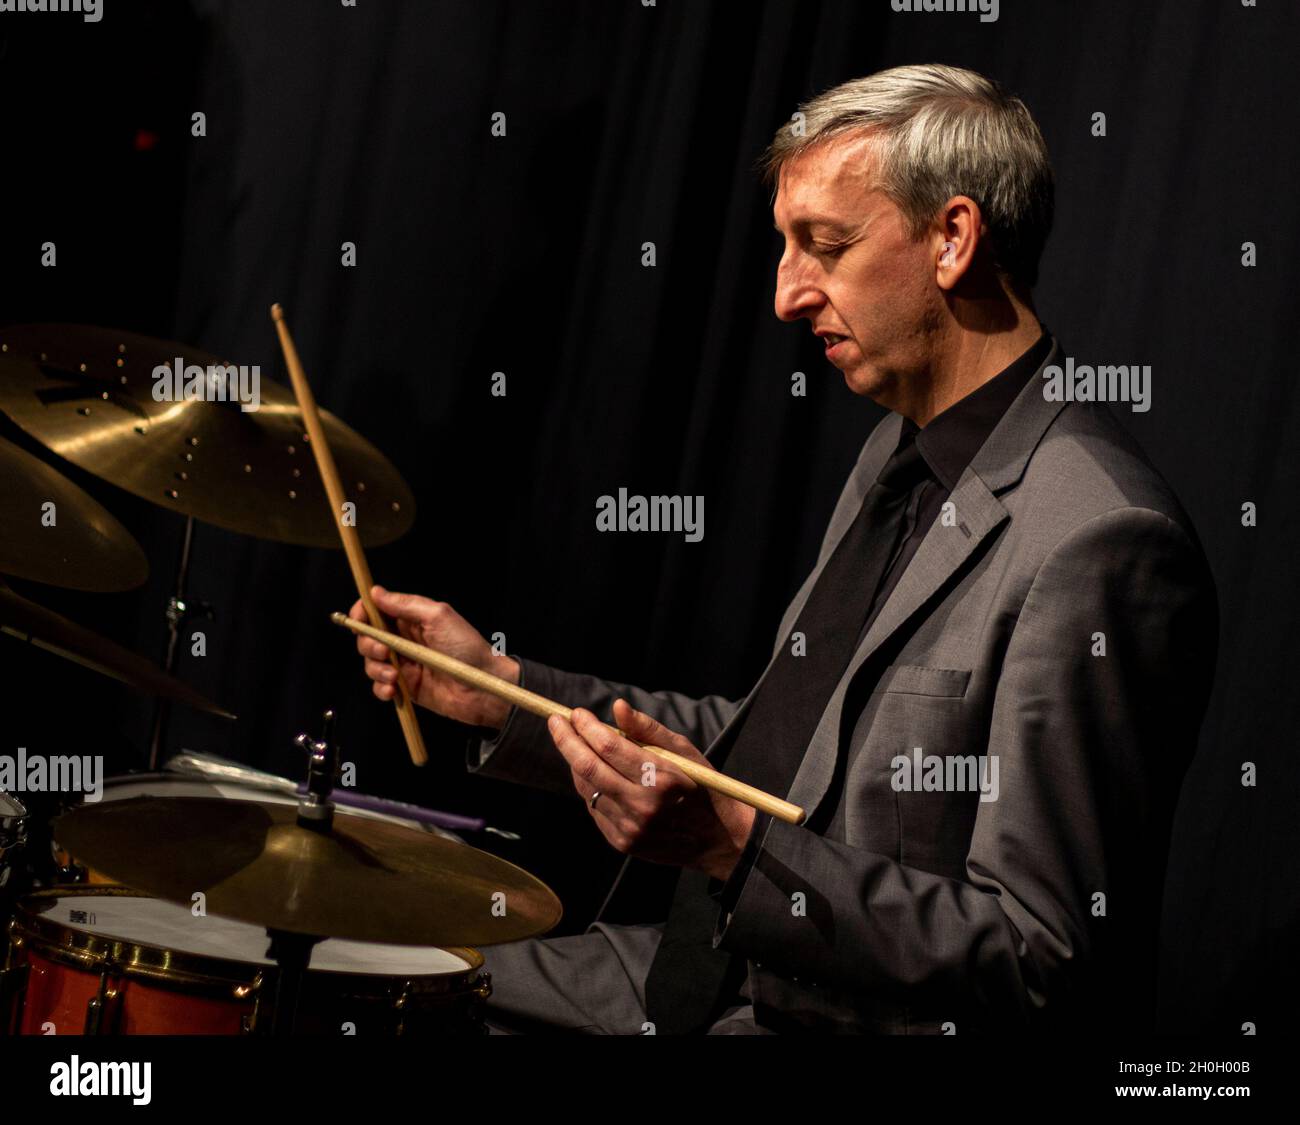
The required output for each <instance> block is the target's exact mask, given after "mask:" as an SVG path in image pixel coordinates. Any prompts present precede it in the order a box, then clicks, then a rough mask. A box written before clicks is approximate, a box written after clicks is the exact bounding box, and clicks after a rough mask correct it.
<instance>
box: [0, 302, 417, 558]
mask: <svg viewBox="0 0 1300 1125" xmlns="http://www.w3.org/2000/svg"><path fill="white" fill-rule="evenodd" d="M178 361H179V365H180V366H181V368H182V369H184V368H202V369H203V370H204V371H206V370H207V369H208V368H210V367H214V366H216V367H220V366H224V365H225V363H226V362H227V361H224V360H220V359H218V358H217V357H216V356H214V355H210V354H208V353H207V352H201V351H199V350H198V349H196V348H192V347H190V346H189V345H187V344H177V343H173V342H171V341H167V340H155V339H152V338H151V337H148V336H138V335H135V334H134V333H130V332H119V331H116V330H114V329H108V328H95V327H90V326H87V325H78V324H26V325H15V326H11V327H8V328H0V410H3V411H4V413H6V414H7V415H9V417H10V418H12V419H13V420H14V422H16V423H17V424H18V425H19V426H20V427H22V429H24V430H26V431H27V433H29V434H31V435H32V437H34V438H35V439H36V440H37V441H39V442H41V443H42V444H44V445H46V446H48V447H49V448H50V449H52V450H53V451H54V452H55V453H57V454H58V455H59V456H60V457H65V458H67V459H68V460H69V461H71V462H72V463H73V464H75V465H79V466H81V468H83V469H85V470H87V471H88V472H91V473H94V474H95V475H96V476H100V477H103V478H104V479H105V480H109V481H112V482H113V483H114V484H116V485H118V486H119V487H121V488H124V489H126V490H127V491H128V492H133V493H135V495H137V496H140V497H143V498H144V499H146V500H151V501H153V502H154V503H156V504H160V505H162V506H163V507H164V508H169V509H171V510H172V511H174V512H179V513H180V514H182V515H187V516H193V517H194V518H195V519H199V520H203V521H204V522H206V523H211V524H215V525H216V526H217V527H224V528H226V529H227V530H229V531H236V532H240V533H242V534H244V535H253V536H258V537H260V538H263V539H275V540H279V541H281V542H284V543H297V544H301V545H303V546H308V547H338V546H339V545H340V543H339V535H338V531H337V529H336V527H335V524H334V515H333V513H332V512H331V511H330V508H329V501H328V500H327V499H326V496H325V490H324V488H323V487H322V485H321V481H320V474H319V473H318V472H317V471H316V466H315V464H314V462H313V460H312V455H311V450H310V449H309V448H308V442H307V438H306V437H305V436H304V435H305V430H304V429H303V426H302V417H301V414H300V412H299V410H298V405H297V402H296V401H295V400H294V397H293V394H292V392H291V391H289V389H288V388H287V387H284V386H281V385H280V384H278V383H274V382H272V381H271V380H270V379H269V378H265V377H260V378H259V379H258V380H257V384H256V386H257V391H258V393H257V395H256V396H255V397H254V396H251V395H250V396H249V397H248V398H246V399H245V400H244V401H245V403H246V404H248V405H252V404H253V403H254V402H255V403H256V406H257V409H255V410H253V409H249V410H244V409H241V402H240V401H239V399H238V396H237V390H238V389H239V388H240V387H241V386H242V387H243V388H244V389H248V388H250V387H251V386H252V382H251V380H249V379H245V380H242V381H235V380H231V382H230V392H229V398H230V401H211V400H210V398H209V399H202V398H197V397H194V398H189V399H184V398H182V400H181V401H173V400H169V399H167V398H166V397H163V399H162V401H159V399H157V398H155V389H158V390H159V392H160V393H161V394H163V395H166V394H170V393H173V392H175V391H177V390H179V391H180V392H181V393H182V395H183V394H184V393H185V392H186V390H187V388H189V389H193V388H194V387H197V385H198V384H197V383H194V384H190V383H189V382H188V381H187V380H186V379H185V378H182V379H181V381H180V383H179V384H178V383H176V382H175V381H173V380H167V381H162V380H157V379H155V376H154V369H155V367H159V366H164V365H166V366H168V367H170V368H172V369H173V370H174V369H175V368H176V366H177V363H178ZM247 374H248V375H250V376H251V374H252V372H251V370H250V371H249V372H248V373H247ZM322 421H323V423H324V426H325V432H326V436H327V437H328V439H329V444H330V448H331V449H332V450H333V452H334V459H335V461H336V462H337V463H338V467H339V473H340V475H341V476H342V479H343V487H344V492H345V494H346V498H347V500H348V501H350V502H351V503H353V504H355V505H356V512H355V516H356V525H355V526H356V529H357V532H358V533H359V534H360V536H361V540H362V542H363V543H364V544H365V545H367V546H377V545H379V544H383V543H389V542H391V541H392V540H394V539H396V538H398V537H399V536H400V535H402V534H404V533H405V532H406V531H407V530H408V529H409V528H410V526H411V523H412V521H413V520H414V518H415V501H414V498H413V497H412V495H411V491H410V489H409V488H407V486H406V483H405V482H404V481H403V480H402V478H401V475H400V474H399V473H398V472H397V470H396V468H394V467H393V465H392V463H391V462H390V461H389V460H388V459H387V458H386V457H385V456H384V455H383V454H382V453H380V452H379V450H378V449H376V448H375V447H374V446H373V445H371V444H370V442H368V441H366V439H365V438H363V437H362V436H361V435H360V434H358V433H357V432H356V431H355V430H353V429H351V428H349V427H348V426H346V425H344V424H343V423H342V422H340V421H339V420H338V419H337V418H336V417H334V416H333V415H332V414H328V413H326V412H324V411H322Z"/></svg>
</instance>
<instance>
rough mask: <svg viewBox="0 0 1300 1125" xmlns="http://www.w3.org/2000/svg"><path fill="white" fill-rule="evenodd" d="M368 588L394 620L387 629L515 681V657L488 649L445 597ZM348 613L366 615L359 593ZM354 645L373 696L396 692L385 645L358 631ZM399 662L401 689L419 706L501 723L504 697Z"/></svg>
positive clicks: (484, 723)
mask: <svg viewBox="0 0 1300 1125" xmlns="http://www.w3.org/2000/svg"><path fill="white" fill-rule="evenodd" d="M370 594H371V597H373V598H374V600H375V605H377V606H378V607H379V612H380V613H382V614H383V615H384V616H385V617H388V618H389V619H391V620H392V622H393V623H394V628H393V629H392V630H391V631H393V632H396V633H399V634H401V635H402V636H403V637H406V638H407V640H411V641H415V643H416V644H421V645H425V646H426V647H428V648H432V649H436V650H437V651H438V652H444V653H446V654H447V655H448V656H454V657H455V658H456V659H457V660H461V661H464V662H465V663H466V664H472V665H473V666H474V667H475V668H481V669H483V671H485V672H491V673H492V674H493V675H494V676H500V677H501V678H502V679H503V680H509V681H510V682H511V683H512V684H517V683H518V682H519V662H518V661H517V660H512V659H511V658H510V657H508V656H505V655H498V654H497V653H494V652H493V651H492V646H491V645H489V644H488V643H487V641H486V640H485V639H484V638H483V635H482V634H481V633H479V632H478V630H477V629H475V628H474V626H472V625H471V624H470V623H469V622H468V621H466V620H465V619H464V618H463V617H461V615H460V614H459V613H457V612H456V611H455V610H454V609H452V608H451V606H449V605H447V603H446V602H435V601H432V600H430V599H429V598H422V597H420V596H419V595H417V594H390V593H389V592H388V591H387V590H385V589H384V588H383V587H382V586H373V587H371V590H370ZM348 616H349V617H351V618H352V619H353V620H354V621H365V622H366V623H369V621H370V618H369V617H368V616H367V615H366V609H365V606H364V605H362V603H361V599H360V598H358V599H357V602H356V604H355V605H354V606H353V607H352V609H351V611H350V612H349V614H348ZM357 651H358V652H359V653H361V655H362V656H363V657H365V661H366V675H367V676H369V677H370V678H371V680H373V681H374V683H373V685H372V690H373V691H374V693H375V695H376V696H377V697H378V698H379V699H392V698H393V697H394V696H395V695H396V694H397V669H396V668H394V667H393V665H392V664H391V663H390V662H389V659H388V651H389V650H388V646H387V645H383V644H380V642H379V641H376V640H372V639H371V638H369V637H362V636H358V637H357ZM399 659H401V658H400V657H399ZM401 667H402V677H403V679H405V680H406V687H407V690H408V691H409V692H410V693H411V698H412V699H413V700H415V702H416V703H418V704H419V705H420V706H421V707H427V708H428V709H429V710H430V711H436V712H438V714H439V715H446V716H447V717H448V718H449V719H456V720H458V721H460V722H462V723H469V724H470V725H471V726H480V727H490V728H492V729H494V730H500V729H501V727H502V726H504V725H505V721H506V718H507V716H508V715H509V714H510V704H509V703H507V702H506V701H505V700H503V699H498V698H497V697H496V696H494V695H489V694H487V692H484V691H480V690H479V689H478V688H473V687H470V686H469V685H468V684H462V683H461V682H460V681H459V680H454V679H452V678H451V677H450V676H448V675H447V674H446V673H445V672H436V671H434V670H433V669H432V668H426V667H424V665H422V664H416V663H414V662H412V661H410V660H401Z"/></svg>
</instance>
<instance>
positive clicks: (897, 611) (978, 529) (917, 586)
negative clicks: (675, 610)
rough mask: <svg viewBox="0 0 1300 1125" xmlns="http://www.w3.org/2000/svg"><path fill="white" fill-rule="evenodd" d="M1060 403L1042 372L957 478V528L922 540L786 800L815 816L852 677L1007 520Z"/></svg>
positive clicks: (1052, 355)
mask: <svg viewBox="0 0 1300 1125" xmlns="http://www.w3.org/2000/svg"><path fill="white" fill-rule="evenodd" d="M1059 351H1060V345H1059V344H1057V343H1056V342H1055V341H1053V345H1052V350H1051V351H1050V352H1049V353H1048V355H1047V358H1046V359H1045V360H1044V361H1043V364H1044V366H1046V365H1048V364H1051V363H1054V362H1055V361H1056V358H1057V356H1058V354H1059ZM1041 371H1042V368H1041V367H1040V368H1039V372H1041ZM1061 406H1062V403H1060V402H1048V401H1047V400H1046V399H1045V398H1044V397H1043V390H1042V380H1041V377H1040V375H1039V374H1037V373H1036V374H1035V375H1034V376H1032V377H1031V378H1030V380H1029V382H1028V383H1027V384H1026V386H1025V388H1024V389H1023V390H1022V391H1021V392H1020V394H1019V395H1018V396H1017V397H1016V400H1015V402H1013V403H1012V405H1011V407H1010V409H1008V411H1007V413H1006V414H1005V415H1004V416H1003V418H1002V420H1001V421H1000V422H999V423H998V424H997V426H996V427H995V428H994V430H993V432H992V433H991V434H990V435H989V437H988V440H987V441H986V442H985V443H984V445H983V446H982V447H981V448H980V451H979V453H977V454H976V456H975V458H974V460H973V461H972V462H971V464H970V465H969V466H968V467H967V469H966V471H965V473H963V474H962V477H961V480H959V481H958V482H957V487H956V488H954V489H953V491H952V494H951V495H950V496H949V498H948V499H949V501H950V502H951V503H952V504H953V518H952V520H951V521H950V522H951V524H952V526H945V525H944V521H943V517H942V515H941V516H940V518H939V519H937V520H936V521H935V523H934V525H933V526H932V527H931V528H930V530H929V532H928V533H927V534H926V536H925V538H924V539H923V540H922V541H921V545H920V547H918V548H917V551H916V554H915V555H914V556H913V557H912V560H911V562H910V563H909V564H908V567H907V569H906V570H905V571H904V572H903V575H902V577H901V578H900V579H899V581H898V585H897V586H895V587H894V590H893V592H892V593H891V594H890V596H889V598H888V600H887V601H886V602H885V604H884V606H883V607H881V610H880V613H879V614H878V615H877V616H876V620H875V621H874V622H872V625H871V628H870V629H869V630H868V631H867V635H866V636H865V637H863V638H862V643H861V644H860V645H859V646H858V649H857V651H856V652H855V653H854V655H853V659H852V660H851V661H850V662H849V666H848V669H847V670H846V671H845V673H844V675H843V676H842V677H841V678H840V681H839V683H838V684H837V685H836V687H835V691H834V692H833V693H832V695H831V699H830V702H829V704H827V707H826V710H825V712H824V713H823V714H822V718H821V721H820V722H819V723H818V725H817V729H816V731H815V732H814V734H813V738H812V741H811V742H810V743H809V746H808V752H807V753H806V754H805V755H804V758H803V762H802V763H801V764H800V767H799V772H798V773H797V774H796V775H795V779H794V783H793V785H792V786H791V788H790V792H789V794H788V799H789V800H790V801H792V802H793V803H794V804H796V805H800V806H802V807H803V808H804V810H805V811H806V812H807V814H808V816H809V817H811V816H812V814H813V812H814V810H815V809H816V807H817V805H818V804H820V803H821V801H822V799H823V798H824V797H825V795H826V790H827V788H828V787H829V785H830V781H831V777H832V776H833V774H834V770H835V762H836V759H837V756H838V754H839V752H840V720H841V717H842V714H843V709H844V698H845V695H846V694H847V692H848V688H849V685H850V684H851V683H852V682H853V678H854V676H856V675H857V673H858V670H859V669H860V668H861V667H862V665H863V664H864V663H865V662H866V661H867V660H869V659H870V658H871V656H872V654H873V653H875V652H876V651H877V650H878V649H879V648H880V646H881V645H882V644H884V643H885V641H887V640H888V639H889V638H890V637H891V636H893V635H894V633H895V632H897V631H898V629H899V628H900V627H901V626H902V625H904V624H905V623H906V622H907V621H908V619H909V618H911V617H912V615H913V614H914V613H916V612H917V611H918V610H919V609H920V608H921V607H922V606H923V605H924V604H925V603H926V602H927V601H928V600H929V599H930V598H931V597H932V596H933V595H934V594H935V593H936V592H938V590H939V589H940V588H941V587H942V586H943V585H944V584H945V583H946V582H947V581H948V580H949V579H950V578H951V577H952V576H953V575H954V574H956V573H957V571H958V570H960V569H961V567H962V566H963V565H964V564H965V563H966V561H967V559H969V558H970V557H971V555H972V554H974V552H975V550H976V549H977V548H978V547H979V546H980V544H981V543H982V542H983V541H984V540H985V539H987V538H988V537H989V535H990V534H991V533H992V532H993V531H994V530H996V529H997V528H998V527H1000V526H1001V524H1002V522H1003V521H1004V520H1006V519H1008V518H1009V517H1008V513H1007V510H1006V508H1005V507H1004V506H1003V504H1002V502H1001V501H1000V500H999V499H998V498H997V495H996V493H1000V492H1002V491H1004V490H1005V489H1007V488H1010V487H1012V486H1013V485H1014V484H1016V483H1017V482H1018V481H1019V480H1020V477H1021V476H1022V475H1023V473H1024V470H1025V465H1026V464H1027V463H1028V461H1029V457H1030V454H1032V453H1033V451H1034V449H1035V448H1037V446H1038V443H1039V441H1040V440H1041V439H1042V436H1043V434H1044V433H1045V432H1046V430H1047V427H1048V426H1049V425H1051V423H1052V421H1053V419H1055V417H1056V415H1057V413H1058V412H1059V411H1060V409H1061ZM877 471H879V470H878V469H877ZM873 479H874V478H873ZM823 562H824V560H823ZM769 667H771V665H770V664H769Z"/></svg>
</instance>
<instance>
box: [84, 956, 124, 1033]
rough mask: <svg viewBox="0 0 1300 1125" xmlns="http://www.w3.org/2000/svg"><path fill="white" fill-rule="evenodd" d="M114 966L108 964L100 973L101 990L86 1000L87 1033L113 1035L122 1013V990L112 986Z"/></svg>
mask: <svg viewBox="0 0 1300 1125" xmlns="http://www.w3.org/2000/svg"><path fill="white" fill-rule="evenodd" d="M112 975H113V968H112V966H106V967H105V968H104V969H103V971H101V972H100V974H99V991H98V992H96V993H95V995H94V996H92V997H91V998H90V999H89V1000H87V1001H86V1032H85V1033H86V1034H87V1035H113V1034H114V1033H116V1031H117V1024H118V1020H119V1019H120V1017H121V1014H122V991H121V989H120V988H116V987H114V986H112V985H111V984H110V983H109V982H110V980H111V979H112Z"/></svg>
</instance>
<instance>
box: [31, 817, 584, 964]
mask: <svg viewBox="0 0 1300 1125" xmlns="http://www.w3.org/2000/svg"><path fill="white" fill-rule="evenodd" d="M297 816H298V810H297V806H295V805H270V804H262V803H259V802H254V801H227V800H222V799H215V798H205V797H171V798H161V797H136V798H133V799H131V800H126V801H111V802H106V803H104V804H97V805H84V806H82V807H80V808H77V809H73V810H72V811H71V812H69V813H66V814H65V815H63V816H62V817H60V818H59V820H58V821H57V822H56V823H55V828H54V833H55V838H56V839H57V840H58V842H59V844H60V846H62V847H63V848H66V849H67V850H68V851H69V852H71V853H72V854H73V855H75V856H76V857H77V858H78V860H79V861H81V862H82V863H85V864H88V865H89V866H91V867H93V868H94V869H95V870H96V871H100V872H103V873H104V874H105V875H107V876H109V877H111V878H113V879H116V880H118V881H119V882H121V883H124V884H126V885H127V886H129V887H134V888H136V889H137V890H141V891H145V892H146V893H148V894H151V895H154V896H156V897H158V898H164V899H170V900H171V901H173V902H182V903H186V904H190V903H192V902H194V901H195V900H194V898H193V895H194V894H195V893H196V892H200V891H201V892H202V893H203V895H204V906H205V909H206V910H207V911H208V913H210V914H219V915H223V916H225V917H228V918H235V919H238V920H239V921H242V922H251V923H253V924H255V925H258V926H266V927H268V928H273V929H278V930H288V931H290V932H291V933H299V934H312V935H315V936H317V937H336V938H348V939H350V940H352V941H378V942H388V943H391V944H394V945H439V946H448V945H470V946H482V945H494V944H497V943H499V942H504V941H517V940H518V939H520V938H526V937H532V936H534V935H536V934H541V933H545V932H546V931H547V930H549V929H551V928H552V927H554V926H555V924H556V923H557V922H559V920H560V914H561V910H560V901H559V899H557V898H556V897H555V895H554V894H553V893H552V892H551V890H550V889H549V888H548V887H547V886H546V885H545V884H544V883H542V882H541V881H540V880H539V879H536V878H534V877H533V876H532V875H529V874H528V872H526V871H524V870H522V869H520V868H518V867H516V866H514V864H511V863H507V862H506V861H505V860H502V859H498V858H497V857H496V856H494V855H490V854H489V853H487V852H483V851H479V850H478V849H477V848H472V847H470V846H469V845H468V844H463V843H459V842H456V841H452V840H444V839H442V838H441V837H438V836H433V835H430V834H429V833H426V832H421V831H419V830H417V829H414V828H408V827H406V826H404V825H400V824H391V823H389V822H387V821H382V820H367V819H364V818H362V817H353V816H349V817H345V816H335V818H334V825H333V828H332V830H331V831H330V832H328V833H321V832H315V831H313V830H311V829H309V828H302V827H300V826H299V825H298V823H297ZM160 845H165V846H160Z"/></svg>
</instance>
